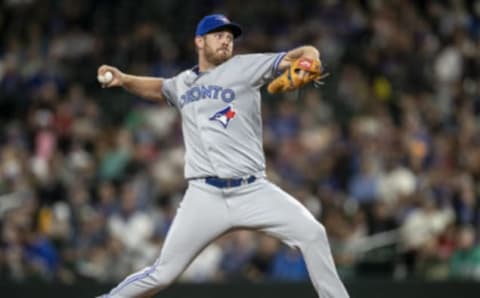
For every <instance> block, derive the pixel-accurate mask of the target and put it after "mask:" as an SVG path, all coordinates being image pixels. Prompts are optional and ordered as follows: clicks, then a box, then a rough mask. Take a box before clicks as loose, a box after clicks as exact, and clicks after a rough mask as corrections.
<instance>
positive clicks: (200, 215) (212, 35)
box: [98, 14, 348, 298]
mask: <svg viewBox="0 0 480 298" xmlns="http://www.w3.org/2000/svg"><path fill="white" fill-rule="evenodd" d="M241 34H242V30H241V28H240V26H239V25H237V24H235V23H232V22H231V21H230V20H228V19H227V18H226V17H225V16H223V15H219V14H214V15H208V16H206V17H204V18H203V19H202V20H201V21H200V22H199V23H198V25H197V28H196V36H195V45H196V48H197V52H198V65H196V66H195V67H193V68H191V69H187V70H185V71H183V72H181V73H179V74H178V75H177V76H175V77H172V78H153V77H139V76H133V75H129V74H125V73H123V72H121V71H120V70H118V69H117V68H115V67H112V66H108V65H102V66H101V67H99V69H98V78H99V81H100V82H101V83H102V86H103V87H108V88H109V87H116V86H119V87H122V88H124V89H125V90H127V91H129V92H131V93H133V94H135V95H137V96H141V97H144V98H148V99H151V100H154V101H161V100H166V101H167V102H168V103H169V104H171V105H173V106H175V107H176V108H177V109H178V111H179V112H180V114H181V117H182V129H183V136H184V142H185V149H186V152H185V178H186V179H187V180H188V188H187V190H186V193H185V195H184V197H183V200H182V202H181V204H180V207H179V208H178V210H177V213H176V216H175V219H174V221H173V223H172V226H171V228H170V230H169V232H168V234H167V237H166V239H165V243H164V245H163V248H162V251H161V253H160V256H159V257H158V259H157V260H156V261H155V263H154V264H152V265H151V266H149V267H147V268H144V269H143V270H141V271H139V272H136V273H134V274H132V275H130V276H128V277H127V278H125V279H124V280H123V281H122V282H121V283H120V284H118V286H117V287H115V288H114V289H112V290H111V291H110V293H108V294H105V295H104V296H102V297H111V298H120V297H121V298H126V297H151V296H152V295H154V294H155V293H157V292H159V291H161V290H162V289H164V288H165V287H167V286H168V285H170V284H171V283H172V282H173V281H175V279H176V278H177V277H178V276H179V275H180V274H181V273H182V272H183V271H184V270H185V269H186V267H187V266H188V265H189V263H190V262H191V261H192V260H193V259H194V258H195V256H196V255H197V254H198V253H199V252H200V251H201V250H202V249H203V248H204V247H206V246H207V245H208V244H209V243H210V242H211V241H213V240H214V239H216V238H217V237H219V236H221V235H222V234H224V233H226V232H228V231H230V230H232V229H236V228H246V229H255V230H259V231H263V232H265V233H267V234H270V235H273V236H275V237H277V238H279V239H281V240H282V241H283V242H284V243H286V244H288V245H290V246H292V247H296V248H298V249H299V250H300V251H301V252H302V254H303V256H304V258H305V261H306V264H307V267H308V271H309V274H310V277H311V280H312V282H313V285H314V287H315V289H316V291H317V293H318V296H319V297H321V298H327V297H328V298H346V297H348V293H347V291H346V290H345V287H344V286H343V284H342V282H341V280H340V279H339V277H338V274H337V272H336V269H335V264H334V262H333V259H332V255H331V252H330V247H329V243H328V240H327V235H326V233H325V229H324V227H323V226H322V225H321V224H320V223H319V222H317V221H316V219H315V218H314V217H313V216H312V215H311V213H310V212H309V211H308V210H307V209H306V208H305V207H304V206H303V205H302V204H300V203H299V202H298V201H297V200H296V199H295V198H293V197H291V196H290V195H289V194H287V193H286V192H284V191H283V190H281V189H280V188H279V187H277V186H276V185H274V184H272V183H271V182H270V181H268V179H267V177H265V157H264V154H263V147H262V121H261V110H260V107H261V104H260V100H261V98H260V91H259V90H260V88H261V87H262V86H263V85H265V84H267V83H269V85H268V91H269V92H271V93H276V92H285V91H290V90H295V89H297V88H300V87H302V86H303V85H305V84H307V83H310V82H317V83H318V82H319V80H320V79H321V78H322V66H321V62H320V60H319V52H318V50H317V49H315V48H314V47H312V46H302V47H299V48H296V49H293V50H291V51H289V52H286V53H262V54H249V55H235V56H234V55H233V45H234V39H235V38H237V37H238V36H240V35H241ZM279 74H280V75H279Z"/></svg>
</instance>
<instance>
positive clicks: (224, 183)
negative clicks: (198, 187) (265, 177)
mask: <svg viewBox="0 0 480 298" xmlns="http://www.w3.org/2000/svg"><path fill="white" fill-rule="evenodd" d="M255 180H257V177H255V176H253V175H252V176H249V177H247V178H220V177H216V176H210V177H207V178H205V183H207V184H210V185H213V186H215V187H218V188H227V187H237V186H240V185H243V184H250V183H253V182H254V181H255Z"/></svg>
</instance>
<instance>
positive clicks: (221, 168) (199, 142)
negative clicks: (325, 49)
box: [163, 53, 285, 179]
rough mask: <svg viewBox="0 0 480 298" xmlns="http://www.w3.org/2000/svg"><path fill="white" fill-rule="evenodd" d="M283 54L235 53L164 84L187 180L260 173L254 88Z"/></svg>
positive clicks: (258, 120)
mask: <svg viewBox="0 0 480 298" xmlns="http://www.w3.org/2000/svg"><path fill="white" fill-rule="evenodd" d="M284 55H285V53H272V54H249V55H237V56H234V57H232V58H231V59H229V60H228V61H226V62H225V63H223V64H221V65H219V66H217V67H216V68H213V69H211V70H209V71H207V72H205V73H200V74H199V73H198V72H196V71H195V69H189V70H186V71H184V72H181V73H180V74H179V75H177V76H175V77H173V78H170V79H166V80H165V81H164V83H163V93H164V95H165V97H166V98H167V100H168V101H169V103H170V104H172V105H174V106H176V107H177V108H178V109H179V110H180V113H181V114H182V121H183V123H182V128H183V135H184V141H185V149H186V152H185V177H186V178H187V179H189V178H198V177H206V176H218V177H222V178H233V177H244V176H247V175H252V174H253V175H256V176H257V177H259V176H260V177H261V176H264V175H265V157H264V154H263V146H262V119H261V111H260V107H261V103H260V91H259V89H260V87H261V86H262V85H264V84H265V83H266V82H267V81H268V80H270V79H271V78H272V77H273V75H274V73H275V72H276V70H277V67H278V64H279V62H280V61H281V60H282V58H283V56H284Z"/></svg>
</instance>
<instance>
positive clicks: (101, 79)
mask: <svg viewBox="0 0 480 298" xmlns="http://www.w3.org/2000/svg"><path fill="white" fill-rule="evenodd" d="M112 79H113V74H112V72H110V71H107V72H105V73H104V74H103V75H98V76H97V80H98V82H100V83H102V84H108V83H110V81H111V80H112Z"/></svg>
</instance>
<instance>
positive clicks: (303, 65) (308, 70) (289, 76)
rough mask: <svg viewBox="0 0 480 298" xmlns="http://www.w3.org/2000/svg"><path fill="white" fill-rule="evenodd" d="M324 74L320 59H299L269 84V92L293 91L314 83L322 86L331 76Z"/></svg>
mask: <svg viewBox="0 0 480 298" xmlns="http://www.w3.org/2000/svg"><path fill="white" fill-rule="evenodd" d="M322 72H323V68H322V63H321V62H320V60H319V59H310V58H306V57H302V58H298V59H297V60H295V61H293V62H292V64H291V65H290V67H289V68H287V69H286V70H285V71H284V72H283V73H282V74H281V75H280V76H278V77H277V78H276V79H274V80H273V81H272V82H270V84H268V88H267V90H268V92H269V93H272V94H273V93H279V92H288V91H293V90H296V89H298V88H300V87H303V86H305V85H306V84H308V83H310V82H313V83H314V85H322V84H323V82H322V79H324V78H325V77H327V76H328V75H329V74H328V73H322Z"/></svg>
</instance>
